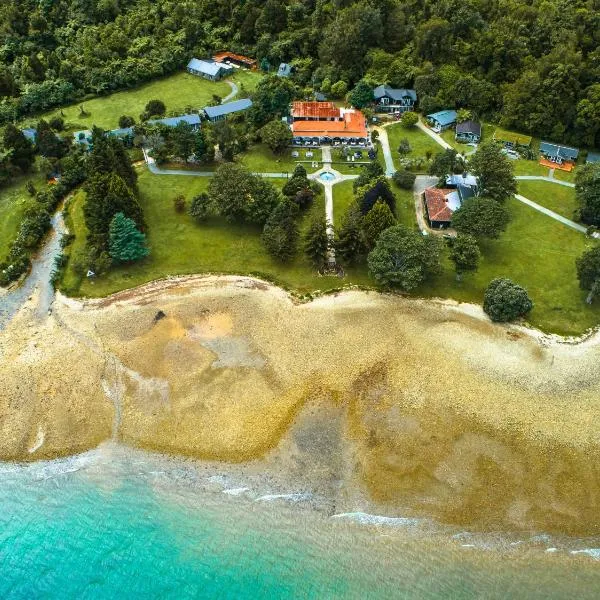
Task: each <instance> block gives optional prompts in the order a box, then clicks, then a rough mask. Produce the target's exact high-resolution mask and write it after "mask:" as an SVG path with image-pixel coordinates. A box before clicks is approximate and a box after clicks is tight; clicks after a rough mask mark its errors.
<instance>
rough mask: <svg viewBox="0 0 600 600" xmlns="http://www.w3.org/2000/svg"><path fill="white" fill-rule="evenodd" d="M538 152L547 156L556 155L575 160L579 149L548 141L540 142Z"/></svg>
mask: <svg viewBox="0 0 600 600" xmlns="http://www.w3.org/2000/svg"><path fill="white" fill-rule="evenodd" d="M540 152H541V153H542V154H546V155H547V156H556V157H559V158H563V159H566V160H577V157H578V156H579V150H578V149H577V148H571V147H569V146H559V145H558V144H552V143H550V142H540Z"/></svg>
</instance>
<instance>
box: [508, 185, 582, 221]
mask: <svg viewBox="0 0 600 600" xmlns="http://www.w3.org/2000/svg"><path fill="white" fill-rule="evenodd" d="M518 187H519V194H521V195H522V196H525V198H528V199H529V200H533V201H534V202H537V203H538V204H541V205H542V206H545V207H546V208H549V209H550V210H553V211H554V212H555V213H558V214H559V215H562V216H563V217H567V219H573V213H574V212H575V210H576V209H577V200H576V199H575V189H574V188H569V187H565V186H564V185H559V184H557V183H552V182H550V181H526V180H525V181H524V180H521V181H519V182H518Z"/></svg>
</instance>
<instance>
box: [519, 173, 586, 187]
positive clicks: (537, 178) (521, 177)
mask: <svg viewBox="0 0 600 600" xmlns="http://www.w3.org/2000/svg"><path fill="white" fill-rule="evenodd" d="M515 179H516V180H517V181H518V180H523V181H549V182H550V183H558V185H564V186H565V187H570V188H574V187H575V184H574V183H569V182H568V181H561V180H560V179H554V177H545V176H543V175H517V176H516V177H515Z"/></svg>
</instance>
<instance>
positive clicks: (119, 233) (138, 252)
mask: <svg viewBox="0 0 600 600" xmlns="http://www.w3.org/2000/svg"><path fill="white" fill-rule="evenodd" d="M149 253H150V251H149V250H148V247H147V246H146V236H145V235H144V234H143V233H142V232H141V231H139V230H138V229H137V227H136V225H135V221H134V220H133V219H128V218H127V217H126V216H125V215H124V214H123V213H122V212H118V213H117V214H116V215H115V216H114V217H113V218H112V220H111V222H110V228H109V254H110V256H111V258H112V259H113V260H114V261H115V262H121V263H124V262H133V261H135V260H140V259H142V258H145V257H146V256H148V254H149Z"/></svg>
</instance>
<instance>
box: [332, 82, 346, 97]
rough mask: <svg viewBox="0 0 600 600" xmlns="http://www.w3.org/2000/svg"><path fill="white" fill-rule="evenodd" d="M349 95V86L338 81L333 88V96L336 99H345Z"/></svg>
mask: <svg viewBox="0 0 600 600" xmlns="http://www.w3.org/2000/svg"><path fill="white" fill-rule="evenodd" d="M347 93H348V84H347V83H346V82H345V81H343V80H340V81H336V82H335V83H334V84H333V85H332V86H331V95H332V96H333V97H334V98H343V97H344V96H345V95H346V94H347Z"/></svg>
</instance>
